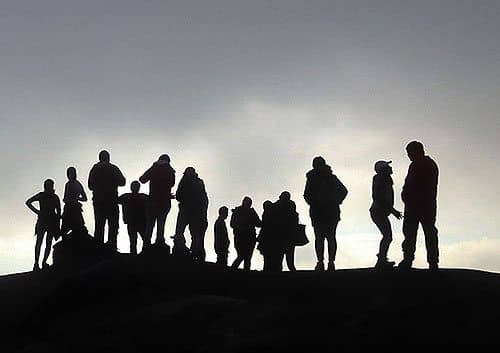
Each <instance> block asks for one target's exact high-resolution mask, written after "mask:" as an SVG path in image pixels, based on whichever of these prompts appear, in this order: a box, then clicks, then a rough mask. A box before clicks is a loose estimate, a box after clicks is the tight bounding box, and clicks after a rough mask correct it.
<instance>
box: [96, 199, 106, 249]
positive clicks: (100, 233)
mask: <svg viewBox="0 0 500 353" xmlns="http://www.w3.org/2000/svg"><path fill="white" fill-rule="evenodd" d="M94 220H95V221H94V238H95V240H96V241H97V242H98V243H100V244H104V226H105V224H106V216H105V213H104V210H103V207H102V205H101V204H99V203H95V202H94Z"/></svg>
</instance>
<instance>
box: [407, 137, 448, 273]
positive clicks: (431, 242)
mask: <svg viewBox="0 0 500 353" xmlns="http://www.w3.org/2000/svg"><path fill="white" fill-rule="evenodd" d="M406 152H407V154H408V158H409V159H410V161H411V163H410V166H409V167H408V174H407V176H406V179H405V183H404V186H403V191H402V193H401V199H402V200H403V202H404V204H405V210H404V220H403V235H404V238H405V239H404V241H403V245H402V247H403V260H402V261H401V262H400V263H399V265H398V266H399V267H400V268H401V269H409V268H411V266H412V263H413V260H414V258H415V247H416V242H417V231H418V225H419V224H422V228H423V230H424V236H425V247H426V249H427V262H428V264H429V269H430V270H437V269H438V263H439V249H438V230H437V228H436V225H435V222H436V211H437V200H436V199H437V185H438V177H439V169H438V166H437V164H436V162H434V160H432V158H431V157H429V156H427V155H425V152H424V145H423V144H422V143H421V142H419V141H412V142H410V143H409V144H408V145H407V146H406Z"/></svg>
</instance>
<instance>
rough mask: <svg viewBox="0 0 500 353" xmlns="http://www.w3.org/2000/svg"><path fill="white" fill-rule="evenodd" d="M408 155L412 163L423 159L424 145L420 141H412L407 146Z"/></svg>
mask: <svg viewBox="0 0 500 353" xmlns="http://www.w3.org/2000/svg"><path fill="white" fill-rule="evenodd" d="M406 153H407V154H408V158H409V159H410V161H412V162H413V161H416V160H419V159H422V158H423V157H424V156H425V153H424V145H423V144H422V142H419V141H411V142H410V143H409V144H407V145H406Z"/></svg>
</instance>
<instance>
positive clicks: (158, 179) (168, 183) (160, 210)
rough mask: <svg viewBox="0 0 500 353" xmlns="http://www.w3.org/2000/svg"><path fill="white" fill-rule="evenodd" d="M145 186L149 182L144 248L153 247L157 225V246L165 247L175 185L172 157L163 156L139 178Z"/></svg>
mask: <svg viewBox="0 0 500 353" xmlns="http://www.w3.org/2000/svg"><path fill="white" fill-rule="evenodd" d="M139 181H140V182H141V183H143V184H145V183H147V182H149V201H148V210H147V222H146V235H145V237H144V246H145V247H148V246H149V245H151V238H152V236H153V228H154V226H155V223H156V241H155V243H156V244H159V245H165V222H166V220H167V215H168V213H169V212H170V208H171V207H172V198H173V196H172V191H171V190H172V187H173V186H174V184H175V170H174V169H173V168H172V167H171V166H170V157H169V156H168V155H166V154H162V155H161V156H160V157H159V158H158V160H157V161H156V162H154V163H153V165H152V166H151V167H150V168H149V169H148V170H146V171H145V172H144V174H143V175H142V176H141V177H140V178H139Z"/></svg>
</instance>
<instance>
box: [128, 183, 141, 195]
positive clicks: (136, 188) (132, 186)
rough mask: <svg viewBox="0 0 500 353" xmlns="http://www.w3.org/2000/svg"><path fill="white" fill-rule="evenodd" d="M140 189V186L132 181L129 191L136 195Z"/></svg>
mask: <svg viewBox="0 0 500 353" xmlns="http://www.w3.org/2000/svg"><path fill="white" fill-rule="evenodd" d="M140 188H141V184H140V183H139V182H138V181H137V180H134V181H133V182H131V183H130V190H131V191H132V192H133V193H134V194H137V193H138V192H139V190H140Z"/></svg>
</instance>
